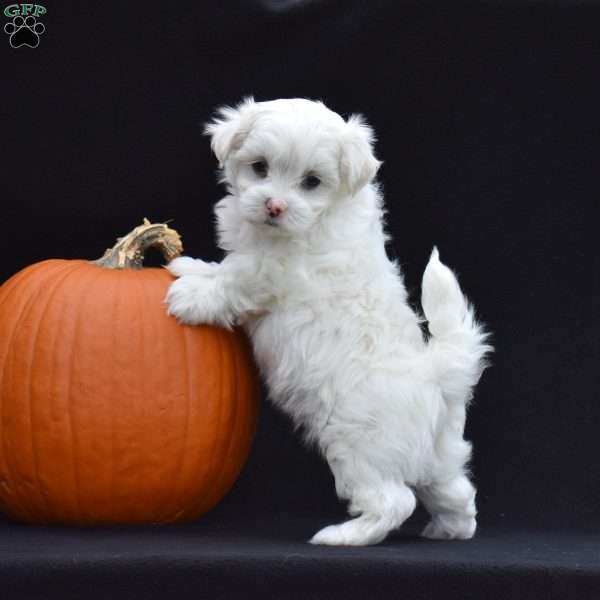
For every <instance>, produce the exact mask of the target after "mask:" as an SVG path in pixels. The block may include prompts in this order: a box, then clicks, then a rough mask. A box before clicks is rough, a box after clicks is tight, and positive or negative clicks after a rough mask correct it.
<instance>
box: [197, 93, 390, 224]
mask: <svg viewBox="0 0 600 600" xmlns="http://www.w3.org/2000/svg"><path fill="white" fill-rule="evenodd" d="M206 133H207V134H208V135H210V136H211V137H212V144H211V145H212V149H213V151H214V153H215V155H216V157H217V159H218V160H219V164H220V167H221V170H222V173H223V180H224V181H225V183H226V184H227V185H228V188H229V189H230V192H231V193H232V195H233V196H234V201H236V202H238V203H239V206H238V211H239V214H240V216H241V217H242V218H243V219H244V220H246V221H248V222H250V223H251V224H253V225H254V226H256V227H262V228H264V229H265V231H268V232H270V233H273V234H276V235H280V234H283V235H294V234H299V233H302V232H306V231H308V230H309V229H310V228H311V227H313V226H314V225H315V223H316V222H317V221H318V220H319V219H320V218H321V216H322V215H323V214H324V213H325V212H326V211H327V209H328V208H330V207H331V206H332V205H333V204H334V203H336V202H340V201H341V200H342V199H343V198H345V197H349V196H353V195H355V194H356V193H357V192H358V191H359V190H361V189H362V188H363V187H364V186H365V185H367V184H368V183H369V182H370V181H371V180H372V179H373V178H374V177H375V174H376V172H377V169H378V168H379V165H380V163H379V161H378V160H377V159H376V158H375V156H374V155H373V148H372V145H373V141H374V139H373V132H372V130H371V128H370V127H369V126H368V125H366V123H365V122H364V121H363V120H362V118H361V117H360V116H358V115H353V116H351V117H350V118H349V119H348V121H344V120H343V119H342V117H340V116H339V115H338V114H337V113H334V112H333V111H331V110H329V109H328V108H327V107H325V105H324V104H322V103H321V102H313V101H311V100H304V99H292V100H273V101H270V102H254V100H252V99H246V100H244V101H243V102H242V103H241V104H239V105H238V106H237V107H235V108H230V107H224V108H221V109H220V111H219V113H218V116H217V118H216V119H215V120H214V121H213V122H211V123H209V124H208V125H207V126H206Z"/></svg>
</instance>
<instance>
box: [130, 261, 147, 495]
mask: <svg viewBox="0 0 600 600" xmlns="http://www.w3.org/2000/svg"><path fill="white" fill-rule="evenodd" d="M142 273H143V271H142ZM142 273H140V277H132V279H135V281H136V284H137V286H136V287H137V290H138V293H137V312H138V314H140V315H142V314H144V303H145V299H146V293H145V287H144V277H143V275H142ZM144 329H145V328H144V323H143V322H142V321H140V326H139V330H140V344H141V347H142V353H143V354H144V355H145V354H146V335H145V331H144ZM143 363H144V364H148V363H147V361H146V360H144V361H143ZM146 389H147V385H146V378H145V377H142V378H141V385H140V394H141V397H142V398H143V399H145V398H146V397H147V396H146ZM141 404H142V414H141V415H140V421H141V422H142V423H143V422H144V416H145V413H146V408H145V402H143V401H142V403H141ZM145 434H146V430H145V428H143V427H142V430H141V434H140V444H141V447H142V448H143V447H145V446H146V444H145V443H144V442H143V440H142V438H145ZM143 477H144V469H138V470H137V485H136V486H135V487H136V488H137V489H138V490H141V489H143V485H142V483H143Z"/></svg>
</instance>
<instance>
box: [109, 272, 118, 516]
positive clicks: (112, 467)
mask: <svg viewBox="0 0 600 600" xmlns="http://www.w3.org/2000/svg"><path fill="white" fill-rule="evenodd" d="M118 284H119V282H118V280H117V278H116V277H115V278H114V284H113V288H112V293H111V295H110V302H109V301H107V304H109V305H110V306H111V307H112V310H111V318H110V319H109V320H108V321H109V323H114V322H115V316H116V315H117V314H119V310H118V309H119V304H120V302H119V296H120V294H119V285H118ZM116 343H117V329H116V327H113V328H112V329H111V347H112V348H114V347H115V344H116ZM115 387H116V386H115V377H114V371H113V372H112V375H111V377H110V386H109V388H108V389H109V394H108V396H109V398H113V396H114V390H115ZM109 405H110V410H109V413H110V419H109V421H110V477H109V482H110V483H109V491H108V505H109V507H110V508H109V510H108V512H109V514H114V509H115V468H116V461H115V403H114V402H109Z"/></svg>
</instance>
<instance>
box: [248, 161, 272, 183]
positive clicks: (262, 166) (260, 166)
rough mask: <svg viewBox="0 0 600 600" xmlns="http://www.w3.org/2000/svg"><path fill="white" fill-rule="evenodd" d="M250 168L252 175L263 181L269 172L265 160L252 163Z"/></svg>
mask: <svg viewBox="0 0 600 600" xmlns="http://www.w3.org/2000/svg"><path fill="white" fill-rule="evenodd" d="M251 166H252V170H253V171H254V173H255V174H256V175H258V176H259V177H261V178H263V179H264V178H265V177H266V176H267V173H268V172H269V165H267V161H266V160H257V161H256V162H253V163H252V165H251Z"/></svg>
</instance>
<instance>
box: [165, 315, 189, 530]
mask: <svg viewBox="0 0 600 600" xmlns="http://www.w3.org/2000/svg"><path fill="white" fill-rule="evenodd" d="M185 327H186V326H185V325H184V326H182V330H181V332H180V333H179V335H180V339H181V340H182V342H183V344H182V348H183V361H184V363H185V368H184V369H183V371H184V373H185V380H186V385H185V390H186V394H185V396H186V400H185V424H184V428H183V429H184V435H183V436H182V442H181V450H180V452H179V454H178V457H177V461H176V465H177V467H176V469H175V477H173V485H172V487H171V489H172V493H171V497H170V498H169V502H168V503H167V506H168V507H169V509H168V510H167V513H166V514H167V515H168V514H169V513H170V511H171V504H172V503H173V501H175V507H174V508H175V514H174V515H173V516H168V517H167V518H166V520H167V521H173V520H175V518H176V517H177V516H178V514H179V509H177V498H178V497H179V496H180V494H179V493H178V488H179V487H181V486H182V478H183V472H184V469H183V465H184V464H185V454H186V452H185V450H186V446H187V441H188V435H189V426H190V411H191V408H190V405H191V402H192V394H191V391H190V377H189V374H188V368H189V366H190V365H189V352H188V348H187V341H186V336H185Z"/></svg>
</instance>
